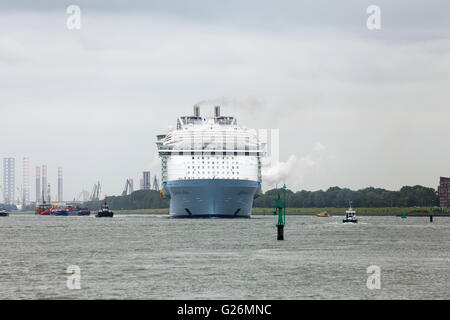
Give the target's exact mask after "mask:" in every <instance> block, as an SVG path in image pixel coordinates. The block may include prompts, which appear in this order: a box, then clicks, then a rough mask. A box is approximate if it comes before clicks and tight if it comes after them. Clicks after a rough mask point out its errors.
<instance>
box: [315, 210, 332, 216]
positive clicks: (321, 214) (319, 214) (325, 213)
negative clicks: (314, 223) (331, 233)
mask: <svg viewBox="0 0 450 320" xmlns="http://www.w3.org/2000/svg"><path fill="white" fill-rule="evenodd" d="M316 217H331V215H330V214H329V213H328V212H326V211H324V212H320V213H318V214H316Z"/></svg>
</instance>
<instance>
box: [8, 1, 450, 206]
mask: <svg viewBox="0 0 450 320" xmlns="http://www.w3.org/2000/svg"><path fill="white" fill-rule="evenodd" d="M71 4H76V5H78V6H79V7H80V8H81V30H68V29H67V27H66V20H67V18H68V17H69V14H67V13H66V9H67V7H68V5H71ZM371 4H376V5H378V6H379V7H380V8H381V30H368V29H367V27H366V20H367V18H368V16H369V15H368V14H367V13H366V9H367V7H368V6H369V5H371ZM449 14H450V2H448V1H445V0H442V1H412V0H409V1H395V3H394V1H373V0H372V1H363V0H352V1H331V0H330V1H317V0H315V1H312V0H311V1H299V0H296V1H262V0H258V1H243V0H241V1H229V0H228V1H224V0H223V1H218V0H214V1H211V0H209V1H206V0H194V1H192V0H191V1H136V0H135V1H106V0H105V1H76V0H74V1H32V0H30V1H6V0H1V1H0V117H1V120H2V121H1V123H2V126H1V131H0V157H2V158H3V157H15V158H16V167H17V168H16V173H17V180H16V184H17V185H18V186H20V184H21V182H22V179H21V176H22V174H21V166H22V158H23V157H24V156H28V157H30V167H31V181H32V189H31V195H32V196H31V199H32V200H34V198H35V197H34V194H35V191H34V168H35V166H37V165H42V164H47V165H48V170H49V182H50V183H51V184H52V194H53V195H54V194H55V193H56V178H57V167H58V166H63V167H64V179H65V192H64V193H65V199H66V200H70V199H73V198H74V197H76V196H77V195H78V194H79V193H80V192H81V191H82V190H88V191H91V189H92V187H93V184H94V183H95V182H96V181H97V180H100V181H101V183H102V185H103V191H104V193H105V194H107V195H116V194H120V193H121V192H122V190H123V188H124V185H125V180H126V178H133V179H134V180H135V185H139V178H140V177H141V175H142V171H143V170H151V171H152V174H154V173H158V175H159V174H160V166H159V161H158V158H157V150H156V146H155V136H156V135H157V134H160V133H164V132H165V131H166V129H167V127H168V126H169V125H172V126H173V125H175V122H176V118H177V117H178V116H180V115H186V114H191V113H192V106H193V105H194V104H195V103H197V102H199V101H204V100H206V101H207V103H205V104H203V105H202V113H203V114H205V113H206V112H209V109H210V107H212V105H213V104H215V103H220V104H221V105H222V106H223V107H222V113H223V114H227V115H233V116H235V117H237V118H238V121H239V122H240V123H241V124H243V125H246V126H248V127H252V128H267V129H270V128H278V129H280V138H281V144H280V148H281V161H282V163H281V165H280V167H279V168H277V170H278V171H277V174H275V175H274V172H273V171H270V170H269V171H267V172H266V173H267V174H266V175H265V182H264V187H265V189H266V190H267V189H268V188H271V187H274V184H276V183H283V182H285V183H286V184H287V185H288V187H290V188H292V189H294V190H300V189H306V190H317V189H326V188H328V187H330V186H336V185H337V186H340V187H349V188H352V189H358V188H363V187H368V186H374V187H382V188H387V189H398V188H400V187H401V186H403V185H416V184H421V185H425V186H430V187H433V188H436V186H437V185H438V180H439V176H441V175H442V176H450V148H449V130H450V19H449ZM276 177H278V179H277V178H276Z"/></svg>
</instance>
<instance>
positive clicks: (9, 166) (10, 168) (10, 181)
mask: <svg viewBox="0 0 450 320" xmlns="http://www.w3.org/2000/svg"><path fill="white" fill-rule="evenodd" d="M15 189H16V160H15V159H14V158H4V159H3V200H4V203H6V204H13V203H14V199H15Z"/></svg>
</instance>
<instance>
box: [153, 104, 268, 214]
mask: <svg viewBox="0 0 450 320" xmlns="http://www.w3.org/2000/svg"><path fill="white" fill-rule="evenodd" d="M156 144H157V147H158V152H159V157H160V158H161V171H162V172H161V176H162V189H161V193H162V196H163V197H164V198H168V199H170V215H171V216H172V217H246V218H249V217H250V216H251V212H252V207H253V200H254V199H255V198H256V197H258V196H259V195H260V193H261V160H262V157H263V156H264V154H265V151H264V150H265V143H263V142H261V141H260V139H259V138H258V135H257V133H256V130H252V129H248V128H245V127H241V126H239V125H238V124H237V120H236V118H234V117H230V116H221V114H220V106H215V107H214V110H213V113H212V116H208V117H203V116H201V115H200V107H199V106H198V105H196V106H194V114H193V115H192V116H181V117H179V118H178V119H177V124H176V128H169V129H168V131H167V134H162V135H158V136H157V142H156Z"/></svg>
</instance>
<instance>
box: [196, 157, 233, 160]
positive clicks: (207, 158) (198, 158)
mask: <svg viewBox="0 0 450 320" xmlns="http://www.w3.org/2000/svg"><path fill="white" fill-rule="evenodd" d="M195 158H197V160H200V158H202V160H204V159H205V158H206V160H209V158H212V160H214V159H220V158H222V160H225V159H227V160H228V159H230V158H229V157H219V156H217V157H203V156H202V157H192V160H195ZM231 160H234V157H231Z"/></svg>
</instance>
